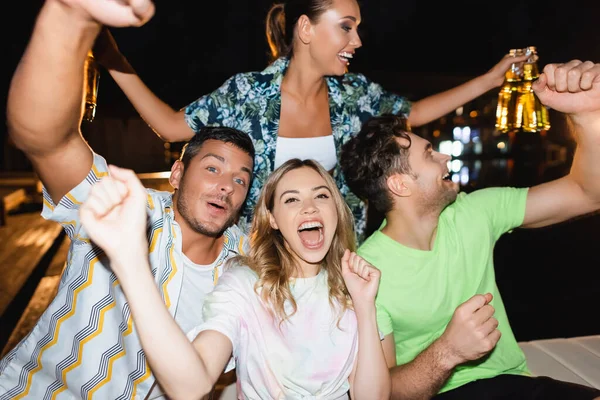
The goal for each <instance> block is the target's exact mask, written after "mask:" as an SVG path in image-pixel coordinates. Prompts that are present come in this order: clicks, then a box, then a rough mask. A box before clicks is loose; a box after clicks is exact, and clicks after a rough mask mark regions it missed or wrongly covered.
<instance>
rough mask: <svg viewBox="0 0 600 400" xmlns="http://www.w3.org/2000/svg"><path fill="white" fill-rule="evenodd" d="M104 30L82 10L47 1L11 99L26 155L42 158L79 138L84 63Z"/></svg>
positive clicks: (15, 136)
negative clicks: (96, 38) (94, 42)
mask: <svg viewBox="0 0 600 400" xmlns="http://www.w3.org/2000/svg"><path fill="white" fill-rule="evenodd" d="M99 30H100V25H99V24H98V23H96V22H94V21H92V20H90V19H89V17H86V16H84V15H83V14H82V13H81V12H80V11H77V10H73V9H71V8H69V7H67V6H65V5H64V4H62V3H59V2H57V1H53V0H47V1H46V2H45V3H44V5H43V7H42V10H41V11H40V14H39V16H38V17H37V20H36V22H35V26H34V29H33V33H32V37H31V40H30V42H29V44H28V46H27V48H26V49H25V52H24V54H23V57H22V58H21V61H20V62H19V64H18V66H17V69H16V71H15V73H14V75H13V78H12V81H11V85H10V88H9V95H8V100H7V124H8V128H9V129H8V131H9V134H10V136H11V139H12V140H13V142H14V143H15V145H16V146H17V147H18V148H20V149H21V150H23V151H24V152H25V153H26V154H28V155H43V154H45V153H46V152H48V151H52V150H55V149H56V148H59V147H60V146H61V145H64V144H65V143H67V142H68V141H69V140H71V138H72V137H73V136H74V135H79V123H80V120H81V116H82V110H83V108H82V106H83V75H84V70H83V68H84V61H85V58H86V54H87V52H88V50H89V49H90V48H91V47H92V44H93V41H94V39H95V37H96V35H97V34H98V32H99Z"/></svg>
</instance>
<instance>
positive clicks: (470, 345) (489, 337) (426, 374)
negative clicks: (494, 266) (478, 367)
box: [382, 293, 500, 400]
mask: <svg viewBox="0 0 600 400" xmlns="http://www.w3.org/2000/svg"><path fill="white" fill-rule="evenodd" d="M491 300H492V295H491V294H489V293H488V294H486V295H475V296H473V297H472V298H470V299H469V300H467V301H466V302H464V303H463V304H461V305H460V306H459V307H458V308H457V309H456V311H455V312H454V315H453V316H452V320H451V321H450V323H449V324H448V326H447V327H446V330H445V331H444V333H443V334H442V336H440V337H439V338H438V339H437V340H436V341H434V342H433V343H432V344H431V345H430V346H429V347H427V348H426V349H425V350H423V351H422V352H421V353H420V354H419V355H418V356H417V357H415V359H414V360H413V361H411V362H409V363H407V364H404V365H398V366H396V345H395V343H394V334H393V333H391V334H389V335H386V337H385V338H384V339H383V343H382V345H383V351H384V354H385V358H386V361H387V365H388V367H389V368H390V374H391V380H392V396H391V398H392V399H401V400H428V399H430V398H432V397H433V396H435V395H436V394H437V393H438V392H439V390H440V389H441V388H442V386H444V383H445V382H446V381H447V380H448V378H450V376H451V375H452V372H453V371H454V368H456V366H458V365H460V364H462V363H465V362H467V361H471V360H477V359H479V358H481V357H483V356H484V355H486V354H487V353H489V352H490V351H491V350H492V349H493V348H494V347H495V346H496V343H498V340H500V332H499V331H498V330H497V329H496V328H497V326H498V321H497V320H496V319H495V318H494V317H493V314H494V308H493V307H492V306H491V305H490V304H489V302H490V301H491Z"/></svg>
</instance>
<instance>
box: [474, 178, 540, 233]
mask: <svg viewBox="0 0 600 400" xmlns="http://www.w3.org/2000/svg"><path fill="white" fill-rule="evenodd" d="M528 192H529V188H514V187H502V188H500V187H496V188H485V189H480V190H476V191H474V192H472V193H470V194H468V195H465V200H466V201H465V202H466V204H467V206H468V207H469V208H470V209H471V210H473V211H476V212H478V213H479V215H481V216H483V218H485V219H486V220H487V221H488V223H489V226H490V229H491V230H492V233H493V234H494V235H495V236H496V237H500V236H501V235H502V234H504V233H506V232H508V231H510V230H512V229H514V228H517V227H519V226H520V225H521V224H523V220H524V219H525V207H526V204H527V193H528Z"/></svg>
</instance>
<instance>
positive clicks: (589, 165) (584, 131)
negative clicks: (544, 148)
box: [569, 113, 600, 207]
mask: <svg viewBox="0 0 600 400" xmlns="http://www.w3.org/2000/svg"><path fill="white" fill-rule="evenodd" d="M569 127H570V128H571V130H572V132H573V134H574V136H575V138H576V140H577V149H576V151H575V155H574V157H573V163H572V165H571V173H570V175H569V176H570V177H571V178H572V179H573V180H575V182H577V184H578V185H579V186H580V187H581V189H582V190H583V193H584V194H585V196H586V197H587V198H588V199H589V200H590V202H591V203H592V204H594V203H597V204H596V205H597V207H600V161H599V160H600V113H588V114H586V115H578V116H569Z"/></svg>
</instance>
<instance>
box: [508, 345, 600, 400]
mask: <svg viewBox="0 0 600 400" xmlns="http://www.w3.org/2000/svg"><path fill="white" fill-rule="evenodd" d="M519 346H521V349H523V352H524V353H525V357H527V364H528V365H529V369H530V370H531V372H532V374H534V375H536V376H549V377H551V378H554V379H558V380H562V381H567V382H574V383H579V384H581V385H587V386H591V387H595V388H598V389H600V335H595V336H581V337H574V338H557V339H542V340H533V341H529V342H520V343H519Z"/></svg>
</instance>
